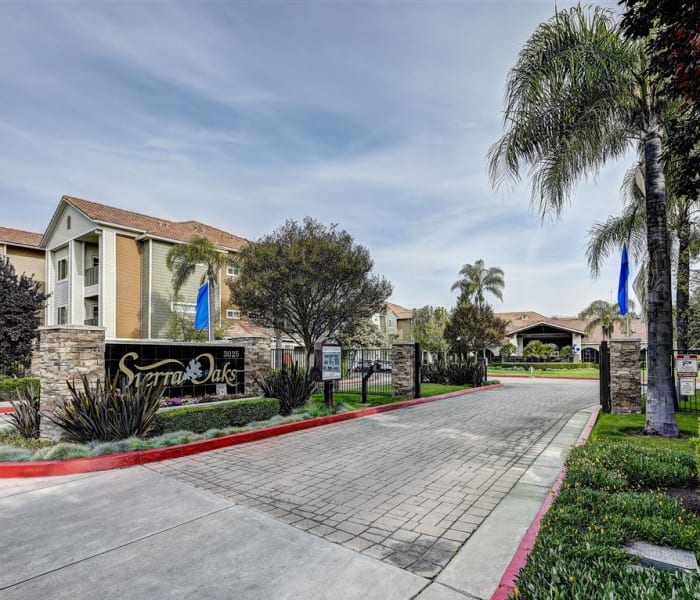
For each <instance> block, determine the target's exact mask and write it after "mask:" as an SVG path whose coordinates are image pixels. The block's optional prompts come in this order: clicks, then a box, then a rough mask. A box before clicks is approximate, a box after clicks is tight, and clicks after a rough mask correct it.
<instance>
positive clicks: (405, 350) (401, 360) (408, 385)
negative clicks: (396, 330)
mask: <svg viewBox="0 0 700 600" xmlns="http://www.w3.org/2000/svg"><path fill="white" fill-rule="evenodd" d="M415 350H416V345H415V344H414V343H413V342H406V343H399V344H394V345H393V346H392V347H391V387H392V394H393V395H394V396H408V397H409V398H413V396H414V394H415V390H414V369H415V363H416V355H415Z"/></svg>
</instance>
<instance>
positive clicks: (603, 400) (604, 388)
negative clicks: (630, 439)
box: [599, 341, 612, 413]
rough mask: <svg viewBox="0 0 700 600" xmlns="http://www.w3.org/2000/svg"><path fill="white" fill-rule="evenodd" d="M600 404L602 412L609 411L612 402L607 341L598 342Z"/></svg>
mask: <svg viewBox="0 0 700 600" xmlns="http://www.w3.org/2000/svg"><path fill="white" fill-rule="evenodd" d="M599 360H600V405H601V406H602V409H601V410H602V411H603V412H604V413H609V412H611V410H612V402H611V396H610V346H608V342H606V341H603V342H601V343H600V354H599Z"/></svg>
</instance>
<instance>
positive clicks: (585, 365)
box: [489, 362, 600, 371]
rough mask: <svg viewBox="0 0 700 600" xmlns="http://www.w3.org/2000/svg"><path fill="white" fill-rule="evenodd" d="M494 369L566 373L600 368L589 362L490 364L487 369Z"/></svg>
mask: <svg viewBox="0 0 700 600" xmlns="http://www.w3.org/2000/svg"><path fill="white" fill-rule="evenodd" d="M491 367H494V368H498V369H523V370H525V371H529V370H530V367H532V368H534V369H535V371H544V370H545V369H552V370H557V369H559V370H564V371H568V370H571V369H598V368H600V366H599V365H596V364H595V363H590V362H580V363H570V362H561V363H552V362H549V363H546V362H531V363H530V362H512V363H491V364H490V365H489V368H491Z"/></svg>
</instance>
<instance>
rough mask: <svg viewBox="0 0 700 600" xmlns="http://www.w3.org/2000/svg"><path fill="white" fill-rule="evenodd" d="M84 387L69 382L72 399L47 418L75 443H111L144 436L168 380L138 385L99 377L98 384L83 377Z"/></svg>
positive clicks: (119, 379)
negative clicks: (79, 387) (156, 383)
mask: <svg viewBox="0 0 700 600" xmlns="http://www.w3.org/2000/svg"><path fill="white" fill-rule="evenodd" d="M81 381H82V389H78V387H77V386H76V385H74V384H73V383H72V382H70V381H69V382H68V389H69V390H70V393H71V398H70V399H69V400H68V401H66V402H65V403H64V404H63V405H61V406H59V407H58V408H57V409H56V410H55V412H54V414H53V415H46V418H47V419H49V420H50V421H52V422H53V423H55V424H56V425H58V426H59V427H60V428H61V429H62V430H63V433H64V437H65V438H66V439H67V440H68V441H71V442H78V443H86V442H94V441H99V442H109V441H115V440H123V439H126V438H129V437H132V436H137V437H143V436H145V435H146V434H147V433H148V431H149V430H150V429H151V426H152V424H153V420H154V418H155V416H156V412H157V411H158V409H159V408H160V404H161V396H162V394H163V389H164V387H165V383H164V382H161V383H160V384H158V385H154V386H149V385H147V384H146V379H145V378H144V379H142V380H141V382H140V383H139V384H138V385H134V384H133V383H131V384H128V383H127V382H126V379H125V378H124V377H121V378H119V376H118V375H117V376H115V377H114V378H110V376H109V374H106V375H105V378H104V382H103V381H101V380H99V379H98V380H97V381H96V382H95V384H94V385H92V384H91V383H90V381H89V380H88V378H87V376H86V375H82V376H81Z"/></svg>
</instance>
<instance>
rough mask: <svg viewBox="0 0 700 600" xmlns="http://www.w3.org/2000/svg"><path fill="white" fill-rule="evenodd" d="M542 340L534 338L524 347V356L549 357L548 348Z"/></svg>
mask: <svg viewBox="0 0 700 600" xmlns="http://www.w3.org/2000/svg"><path fill="white" fill-rule="evenodd" d="M546 346H547V344H544V343H543V342H541V341H540V340H532V341H531V342H529V343H528V345H527V346H525V348H523V358H537V359H541V358H547V352H548V348H547V347H546Z"/></svg>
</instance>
